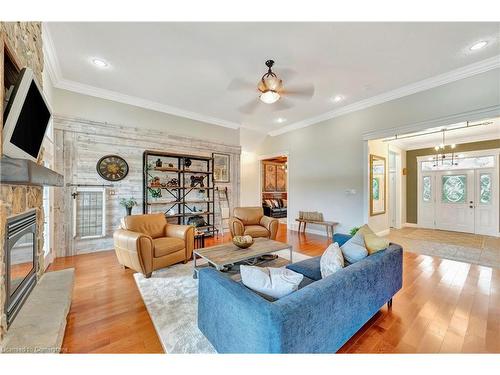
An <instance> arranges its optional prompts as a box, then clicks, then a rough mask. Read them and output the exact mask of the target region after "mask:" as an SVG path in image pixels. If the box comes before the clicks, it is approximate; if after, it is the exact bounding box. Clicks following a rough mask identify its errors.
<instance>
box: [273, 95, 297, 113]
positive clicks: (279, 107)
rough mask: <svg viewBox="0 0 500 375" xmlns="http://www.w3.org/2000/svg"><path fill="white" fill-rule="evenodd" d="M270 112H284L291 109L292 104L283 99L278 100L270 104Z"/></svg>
mask: <svg viewBox="0 0 500 375" xmlns="http://www.w3.org/2000/svg"><path fill="white" fill-rule="evenodd" d="M271 106H272V110H274V111H284V110H286V109H290V108H292V107H293V103H292V102H291V101H290V100H287V99H285V98H283V97H281V98H280V100H278V101H277V102H276V103H273V104H271Z"/></svg>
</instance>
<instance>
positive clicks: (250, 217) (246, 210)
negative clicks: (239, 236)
mask: <svg viewBox="0 0 500 375" xmlns="http://www.w3.org/2000/svg"><path fill="white" fill-rule="evenodd" d="M233 215H234V216H235V217H237V218H238V219H240V220H241V222H242V223H243V225H257V224H259V222H260V219H261V218H262V216H264V210H263V208H262V207H235V209H234V211H233Z"/></svg>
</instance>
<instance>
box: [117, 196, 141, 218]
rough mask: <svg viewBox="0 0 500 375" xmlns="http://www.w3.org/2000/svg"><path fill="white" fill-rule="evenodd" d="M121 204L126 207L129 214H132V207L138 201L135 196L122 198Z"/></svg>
mask: <svg viewBox="0 0 500 375" xmlns="http://www.w3.org/2000/svg"><path fill="white" fill-rule="evenodd" d="M120 205H122V206H123V207H125V209H126V210H127V216H130V215H132V207H134V206H137V201H136V200H135V199H134V198H122V199H120Z"/></svg>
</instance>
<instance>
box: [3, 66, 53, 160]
mask: <svg viewBox="0 0 500 375" xmlns="http://www.w3.org/2000/svg"><path fill="white" fill-rule="evenodd" d="M50 117H51V109H50V106H49V104H48V103H47V100H46V99H45V96H44V95H43V92H42V89H41V87H40V86H39V85H38V83H37V82H36V79H35V76H34V75H33V71H32V70H31V69H29V68H24V69H22V70H21V72H20V74H19V79H18V80H17V82H16V85H15V86H14V89H13V90H12V93H11V95H10V98H9V101H8V103H7V106H6V109H5V111H4V115H3V124H4V125H3V131H2V138H3V154H4V155H6V156H9V157H11V158H21V159H29V160H32V161H36V160H37V159H38V154H39V153H40V149H41V147H42V142H43V137H44V136H45V131H46V130H47V127H48V125H49V121H50Z"/></svg>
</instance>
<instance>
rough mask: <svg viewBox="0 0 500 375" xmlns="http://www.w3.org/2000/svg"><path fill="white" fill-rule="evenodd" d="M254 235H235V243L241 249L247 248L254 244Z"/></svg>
mask: <svg viewBox="0 0 500 375" xmlns="http://www.w3.org/2000/svg"><path fill="white" fill-rule="evenodd" d="M253 242H254V241H253V238H252V236H234V237H233V244H235V245H236V246H238V247H239V248H240V249H246V248H249V247H250V246H252V245H253Z"/></svg>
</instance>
